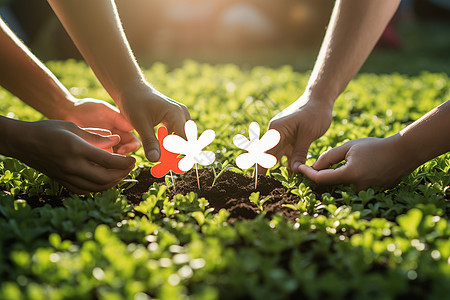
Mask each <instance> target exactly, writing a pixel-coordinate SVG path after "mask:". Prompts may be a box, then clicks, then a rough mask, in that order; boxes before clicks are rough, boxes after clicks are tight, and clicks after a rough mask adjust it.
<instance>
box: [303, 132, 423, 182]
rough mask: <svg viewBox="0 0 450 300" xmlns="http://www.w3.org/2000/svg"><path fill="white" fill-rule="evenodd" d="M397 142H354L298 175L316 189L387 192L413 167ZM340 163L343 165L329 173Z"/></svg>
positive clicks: (361, 140)
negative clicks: (334, 187) (380, 189)
mask: <svg viewBox="0 0 450 300" xmlns="http://www.w3.org/2000/svg"><path fill="white" fill-rule="evenodd" d="M398 139H399V136H398V135H395V136H392V137H389V138H385V139H378V138H363V139H356V140H353V141H350V142H347V143H345V144H343V145H341V146H339V147H336V148H333V149H330V150H328V151H326V152H324V153H322V155H321V156H320V157H319V158H318V159H317V161H316V162H315V163H314V164H313V165H312V167H309V166H307V165H301V166H300V167H299V171H300V172H301V173H303V174H305V175H306V176H308V177H309V178H310V179H312V180H313V181H314V182H316V183H317V184H320V185H333V184H347V185H350V184H354V185H355V189H356V191H360V190H365V189H367V188H369V187H371V186H380V187H384V188H389V187H392V186H394V185H396V184H397V183H398V182H400V180H401V178H402V177H403V176H405V175H408V174H409V173H411V172H412V171H413V170H414V169H415V168H416V167H417V164H415V162H414V161H413V160H411V159H408V158H407V155H405V154H404V153H402V152H403V151H402V149H401V147H400V146H399V143H398ZM342 160H345V161H346V164H345V165H343V166H341V167H339V168H337V169H329V167H330V166H331V165H333V164H336V163H339V162H341V161H342Z"/></svg>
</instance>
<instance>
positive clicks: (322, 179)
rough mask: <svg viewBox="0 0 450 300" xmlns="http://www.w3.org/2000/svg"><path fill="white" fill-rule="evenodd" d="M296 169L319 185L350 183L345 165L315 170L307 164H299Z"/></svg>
mask: <svg viewBox="0 0 450 300" xmlns="http://www.w3.org/2000/svg"><path fill="white" fill-rule="evenodd" d="M298 171H299V172H301V173H303V174H305V175H306V176H307V177H308V178H309V179H311V180H312V181H314V182H315V183H317V184H319V185H333V184H348V183H350V178H349V172H348V167H347V165H344V166H342V167H340V168H337V169H325V170H319V171H317V170H315V169H314V168H312V167H310V166H307V165H300V166H299V167H298Z"/></svg>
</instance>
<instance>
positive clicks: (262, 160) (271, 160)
mask: <svg viewBox="0 0 450 300" xmlns="http://www.w3.org/2000/svg"><path fill="white" fill-rule="evenodd" d="M257 163H258V165H260V166H261V167H263V168H266V169H270V168H272V167H273V166H275V164H276V163H277V158H276V157H275V156H273V155H272V154H268V153H260V154H259V155H257Z"/></svg>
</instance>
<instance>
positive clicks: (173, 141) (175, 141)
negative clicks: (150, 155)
mask: <svg viewBox="0 0 450 300" xmlns="http://www.w3.org/2000/svg"><path fill="white" fill-rule="evenodd" d="M187 144H188V143H187V142H186V141H185V140H184V139H183V138H182V137H180V136H178V135H174V134H171V135H168V136H167V137H166V138H165V139H164V141H163V146H164V148H166V149H167V150H168V151H170V152H173V153H181V154H186V152H185V151H184V150H185V149H186V146H187Z"/></svg>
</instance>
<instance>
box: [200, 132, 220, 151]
mask: <svg viewBox="0 0 450 300" xmlns="http://www.w3.org/2000/svg"><path fill="white" fill-rule="evenodd" d="M215 137H216V133H215V132H214V130H211V129H209V130H205V131H203V133H202V134H201V135H200V137H199V138H198V142H197V147H199V148H200V149H203V148H205V147H206V146H208V145H209V144H211V143H212V142H213V141H214V139H215Z"/></svg>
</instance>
